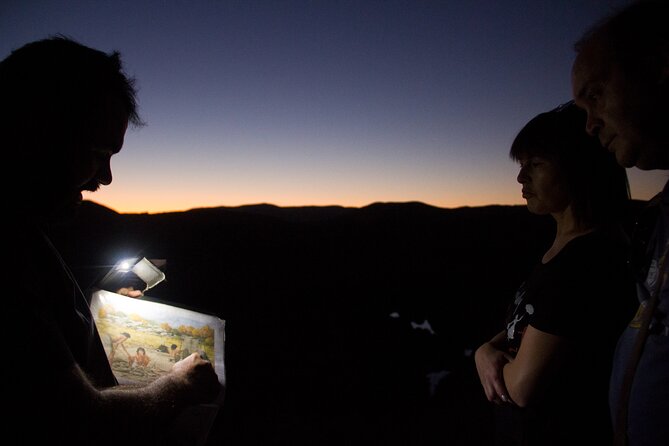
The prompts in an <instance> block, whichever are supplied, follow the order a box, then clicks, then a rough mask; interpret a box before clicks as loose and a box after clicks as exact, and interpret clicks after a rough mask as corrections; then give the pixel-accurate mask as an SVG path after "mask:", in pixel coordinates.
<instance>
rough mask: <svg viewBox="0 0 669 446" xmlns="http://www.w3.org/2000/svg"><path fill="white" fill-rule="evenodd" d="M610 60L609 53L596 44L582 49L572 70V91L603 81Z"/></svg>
mask: <svg viewBox="0 0 669 446" xmlns="http://www.w3.org/2000/svg"><path fill="white" fill-rule="evenodd" d="M611 58H612V54H611V52H610V51H608V50H607V49H606V47H605V46H603V45H601V44H597V43H596V42H593V43H590V44H589V45H586V46H585V47H583V49H582V50H581V51H580V52H579V54H578V55H577V56H576V60H575V61H574V66H573V68H572V77H573V82H574V89H575V90H576V89H580V88H583V87H585V86H586V85H587V84H589V83H592V82H601V81H605V80H606V78H607V77H608V75H609V71H610V68H611V63H612V60H611ZM578 93H579V94H580V93H581V92H580V91H579V92H578Z"/></svg>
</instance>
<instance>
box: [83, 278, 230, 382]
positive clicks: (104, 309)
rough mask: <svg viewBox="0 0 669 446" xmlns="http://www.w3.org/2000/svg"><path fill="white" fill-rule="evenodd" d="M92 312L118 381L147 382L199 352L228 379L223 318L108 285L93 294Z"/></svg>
mask: <svg viewBox="0 0 669 446" xmlns="http://www.w3.org/2000/svg"><path fill="white" fill-rule="evenodd" d="M91 313H92V314H93V318H94V319H95V323H96V325H97V328H98V331H99V333H100V337H101V339H102V343H103V345H104V348H105V351H106V353H107V358H108V359H109V363H110V365H111V367H112V371H113V372H114V375H115V376H116V378H117V379H118V381H119V382H120V383H122V384H146V383H149V382H151V381H153V380H155V379H157V378H158V377H160V376H162V375H164V374H165V373H168V372H169V371H170V370H171V368H172V366H173V365H174V364H175V363H176V362H177V361H179V360H181V359H183V358H185V357H187V356H189V355H190V354H192V353H196V352H197V353H199V354H200V356H202V358H204V359H206V360H208V361H210V362H211V363H212V364H213V365H214V369H215V370H216V373H217V374H218V376H219V380H220V381H221V383H222V384H224V383H225V366H224V360H223V352H224V349H223V345H224V341H225V334H224V333H225V332H224V329H225V321H223V320H222V319H220V318H218V317H216V316H212V315H208V314H203V313H198V312H195V311H192V310H187V309H184V308H179V307H175V306H172V305H167V304H164V303H160V302H154V301H149V300H143V299H133V298H129V297H127V296H122V295H119V294H116V293H112V292H110V291H106V290H98V291H96V292H94V293H93V294H92V296H91Z"/></svg>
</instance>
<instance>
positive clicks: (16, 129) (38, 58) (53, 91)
mask: <svg viewBox="0 0 669 446" xmlns="http://www.w3.org/2000/svg"><path fill="white" fill-rule="evenodd" d="M0 98H2V99H1V101H0V118H1V120H0V130H2V132H1V133H0V134H1V135H2V137H1V138H0V144H3V145H4V144H8V146H7V147H6V148H5V150H3V152H5V153H4V154H3V155H5V156H12V155H13V156H21V155H19V154H17V153H15V152H17V151H31V152H33V151H36V152H38V154H40V155H47V156H48V154H49V152H50V151H52V150H53V149H54V148H56V149H58V150H60V149H63V148H64V147H67V146H68V145H71V144H72V142H73V141H72V140H73V139H76V138H80V139H83V140H85V138H86V137H87V135H86V131H87V130H88V128H89V127H90V124H91V123H93V122H100V121H101V120H102V121H104V120H107V119H110V117H109V113H110V111H109V110H110V104H117V105H116V106H115V107H117V108H118V106H119V105H120V107H122V110H123V112H124V113H125V114H126V117H127V118H128V121H129V123H131V124H133V125H136V126H141V125H142V124H143V123H142V120H141V119H140V117H139V114H138V111H137V100H136V89H135V81H134V79H133V78H132V77H129V76H128V75H126V73H125V72H124V71H123V66H122V62H121V58H120V54H119V53H118V52H116V51H114V52H111V53H110V54H106V53H104V52H102V51H99V50H96V49H93V48H89V47H87V46H85V45H82V44H81V43H78V42H76V41H75V40H73V39H71V38H69V37H66V36H63V35H56V36H53V37H49V38H46V39H42V40H38V41H35V42H31V43H28V44H26V45H24V46H22V47H20V48H18V49H15V50H14V51H12V52H11V54H10V55H9V56H7V57H6V58H5V59H4V60H2V61H1V62H0ZM9 151H12V152H14V153H7V152H9ZM20 159H23V158H20Z"/></svg>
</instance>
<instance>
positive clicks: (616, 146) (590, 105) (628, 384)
mask: <svg viewBox="0 0 669 446" xmlns="http://www.w3.org/2000/svg"><path fill="white" fill-rule="evenodd" d="M576 50H577V53H578V54H577V57H576V60H575V62H574V66H573V72H572V83H573V92H574V98H575V100H576V103H577V104H578V105H579V106H580V107H582V108H583V109H585V110H586V111H587V114H588V121H587V131H588V132H589V133H591V134H592V135H596V136H597V137H598V138H599V140H600V141H601V143H602V144H603V145H604V146H606V147H607V148H608V149H609V150H610V151H611V152H613V153H615V156H616V159H617V160H618V163H619V164H620V165H621V166H624V167H632V166H636V167H638V168H639V169H642V170H653V169H669V2H667V1H666V0H653V1H638V2H635V3H632V4H631V5H630V6H628V7H627V8H625V9H623V10H622V11H620V12H618V13H617V14H615V15H613V16H611V17H609V18H607V19H606V20H605V21H603V22H602V23H600V24H597V25H596V26H595V27H594V28H592V29H591V30H589V31H588V32H587V33H586V34H585V36H584V37H583V38H582V39H581V40H580V41H579V42H578V43H577V44H576ZM648 213H652V214H654V215H653V216H652V217H651V218H650V220H648V219H646V218H644V219H643V220H640V222H639V225H638V226H637V228H636V232H637V234H636V236H635V237H634V238H633V246H632V248H633V250H632V253H633V256H632V264H633V267H634V269H635V273H636V277H637V295H638V298H639V302H641V306H640V307H639V309H638V311H637V313H636V315H634V314H633V313H632V314H630V316H629V319H630V320H631V322H630V323H629V326H628V327H627V328H626V329H625V330H624V332H623V333H622V336H621V337H620V341H619V343H618V347H617V349H616V356H615V359H614V368H613V373H612V375H611V388H610V392H611V393H610V404H611V413H612V417H613V419H614V423H615V425H616V431H617V435H616V442H617V444H624V443H625V442H628V444H630V445H666V444H668V443H669V279H667V271H668V270H669V266H667V261H666V260H665V259H666V257H667V247H668V243H669V183H667V184H666V185H665V186H664V190H663V191H662V192H661V193H659V194H658V195H657V196H656V197H655V198H654V199H653V200H651V203H650V206H649V209H648V210H647V211H646V212H644V215H647V214H648ZM612 278H613V275H610V277H609V278H608V280H612Z"/></svg>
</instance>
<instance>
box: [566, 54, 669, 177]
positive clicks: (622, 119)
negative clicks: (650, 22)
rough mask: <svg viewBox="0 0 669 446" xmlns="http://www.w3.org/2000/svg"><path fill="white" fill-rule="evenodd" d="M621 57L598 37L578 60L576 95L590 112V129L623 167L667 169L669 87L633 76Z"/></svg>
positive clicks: (574, 91) (582, 105)
mask: <svg viewBox="0 0 669 446" xmlns="http://www.w3.org/2000/svg"><path fill="white" fill-rule="evenodd" d="M616 59H617V58H616V56H615V54H614V53H613V51H612V50H611V49H609V48H608V47H607V46H606V45H604V44H602V43H601V42H599V41H593V42H590V43H589V44H588V45H586V47H585V48H583V50H582V51H581V52H580V53H579V55H578V56H577V58H576V61H575V62H574V66H573V69H572V88H573V95H574V100H575V102H576V105H578V106H579V107H581V108H583V109H584V110H585V111H586V112H587V114H588V120H587V124H586V130H587V131H588V133H590V134H591V135H596V136H597V137H598V138H599V141H600V142H601V144H602V145H603V146H604V147H606V148H607V149H608V150H609V151H611V152H614V153H615V156H616V160H617V161H618V164H620V165H621V166H623V167H633V166H636V167H638V168H640V169H644V170H650V169H667V168H669V139H668V138H667V135H668V133H667V131H668V130H667V129H668V127H667V124H668V123H667V107H669V104H666V103H665V102H666V92H663V90H662V89H663V88H666V85H664V84H663V83H662V82H660V79H657V78H655V79H653V78H651V77H644V76H642V75H639V74H636V75H635V76H629V75H627V73H625V70H624V69H623V67H622V66H621V64H619V63H618V62H617V60H616Z"/></svg>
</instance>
